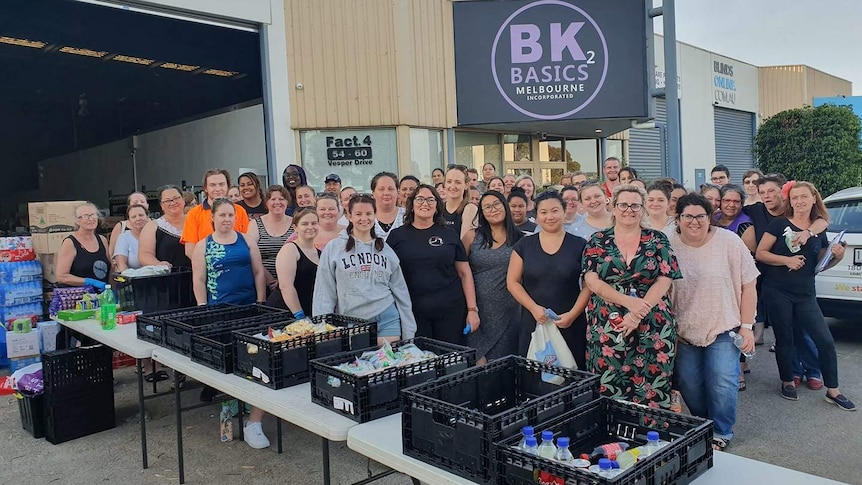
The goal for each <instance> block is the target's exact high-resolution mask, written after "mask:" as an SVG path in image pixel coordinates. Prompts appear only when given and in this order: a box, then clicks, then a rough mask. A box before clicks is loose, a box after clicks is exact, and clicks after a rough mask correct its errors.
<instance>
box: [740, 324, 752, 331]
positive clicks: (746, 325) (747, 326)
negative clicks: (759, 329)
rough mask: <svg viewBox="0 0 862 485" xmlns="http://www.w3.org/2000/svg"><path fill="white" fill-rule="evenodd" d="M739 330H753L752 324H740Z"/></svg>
mask: <svg viewBox="0 0 862 485" xmlns="http://www.w3.org/2000/svg"><path fill="white" fill-rule="evenodd" d="M739 328H744V329H746V330H754V324H753V323H740V324H739Z"/></svg>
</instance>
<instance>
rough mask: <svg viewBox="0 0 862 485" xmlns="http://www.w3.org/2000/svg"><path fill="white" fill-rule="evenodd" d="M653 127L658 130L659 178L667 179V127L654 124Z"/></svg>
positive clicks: (662, 124) (659, 123) (658, 123)
mask: <svg viewBox="0 0 862 485" xmlns="http://www.w3.org/2000/svg"><path fill="white" fill-rule="evenodd" d="M655 127H656V128H658V139H659V157H660V158H661V176H662V177H667V176H668V173H669V170H668V166H667V126H665V124H664V123H661V122H656V124H655ZM680 183H681V182H680Z"/></svg>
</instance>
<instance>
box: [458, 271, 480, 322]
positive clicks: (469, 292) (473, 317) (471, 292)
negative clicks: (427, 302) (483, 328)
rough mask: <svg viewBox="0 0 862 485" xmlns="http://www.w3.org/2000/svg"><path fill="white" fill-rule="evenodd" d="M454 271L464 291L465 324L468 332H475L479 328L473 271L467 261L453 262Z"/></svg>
mask: <svg viewBox="0 0 862 485" xmlns="http://www.w3.org/2000/svg"><path fill="white" fill-rule="evenodd" d="M455 271H456V272H457V273H458V277H459V278H461V289H462V290H464V299H465V300H467V323H469V324H470V331H472V332H475V331H476V330H477V329H478V328H479V310H478V307H477V306H476V286H475V283H474V282H473V270H471V269H470V263H468V262H467V261H455Z"/></svg>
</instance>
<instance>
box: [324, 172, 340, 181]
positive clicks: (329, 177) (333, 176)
mask: <svg viewBox="0 0 862 485" xmlns="http://www.w3.org/2000/svg"><path fill="white" fill-rule="evenodd" d="M323 182H324V183H326V182H338V183H341V177H339V176H338V174H336V173H331V174H329V175H327V176H326V178H325V179H323Z"/></svg>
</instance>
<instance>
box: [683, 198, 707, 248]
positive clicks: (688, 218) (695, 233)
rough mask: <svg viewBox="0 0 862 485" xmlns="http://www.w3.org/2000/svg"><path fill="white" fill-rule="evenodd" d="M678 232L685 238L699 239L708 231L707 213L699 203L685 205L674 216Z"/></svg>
mask: <svg viewBox="0 0 862 485" xmlns="http://www.w3.org/2000/svg"><path fill="white" fill-rule="evenodd" d="M676 222H677V225H678V226H679V232H680V234H681V235H682V236H683V237H685V238H686V239H690V240H695V241H701V240H703V238H705V237H706V234H707V233H708V232H709V214H708V213H707V211H706V209H705V208H703V207H701V206H699V205H687V206H685V208H684V209H683V210H682V213H680V214H679V216H677V218H676Z"/></svg>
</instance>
